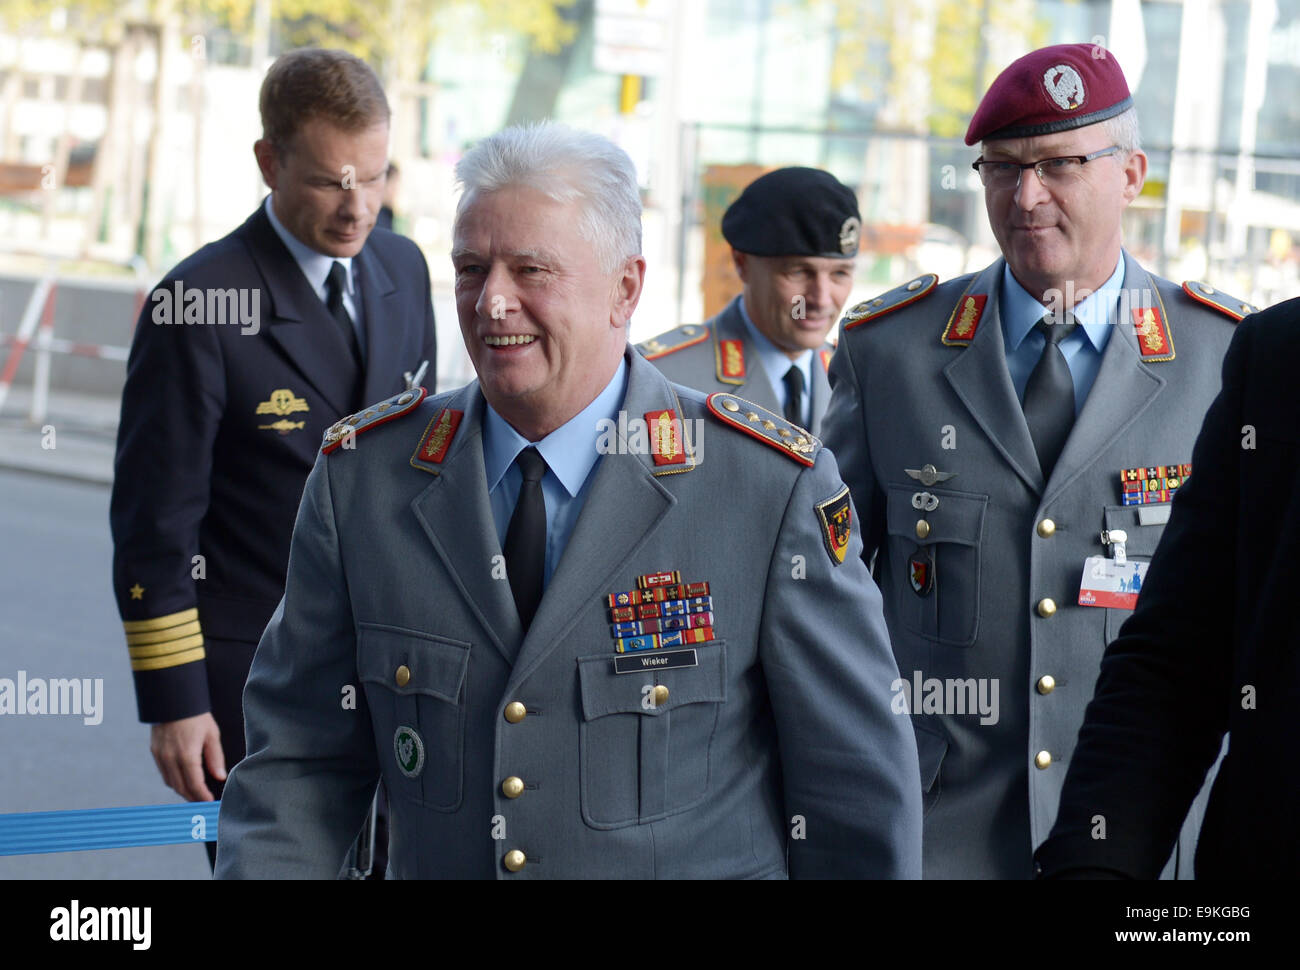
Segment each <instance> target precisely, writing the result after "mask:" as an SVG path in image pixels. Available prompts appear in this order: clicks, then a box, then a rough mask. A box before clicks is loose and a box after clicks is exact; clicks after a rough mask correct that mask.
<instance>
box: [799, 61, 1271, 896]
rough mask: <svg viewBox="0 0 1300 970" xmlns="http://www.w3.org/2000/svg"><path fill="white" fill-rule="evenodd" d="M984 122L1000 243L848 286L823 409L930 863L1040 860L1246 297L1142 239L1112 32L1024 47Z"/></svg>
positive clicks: (964, 871)
mask: <svg viewBox="0 0 1300 970" xmlns="http://www.w3.org/2000/svg"><path fill="white" fill-rule="evenodd" d="M966 143H967V144H968V145H974V144H976V143H980V144H981V148H982V157H981V158H980V159H979V160H978V161H977V162H976V163H975V166H976V169H977V170H978V172H979V174H980V178H981V180H982V181H983V183H984V198H985V205H986V208H987V210H988V217H989V224H990V225H991V226H992V228H993V234H994V235H995V236H996V237H997V240H998V244H999V245H1000V247H1001V249H1002V255H1003V258H1001V259H999V260H997V261H996V262H994V263H993V264H992V265H991V266H989V267H988V268H986V269H984V270H983V271H981V272H979V273H973V274H970V275H967V276H962V277H959V278H957V279H954V280H950V281H949V282H947V283H944V284H943V285H939V284H938V280H937V278H936V277H934V276H932V275H927V276H923V277H921V278H919V279H916V280H912V281H911V282H910V283H908V284H906V285H905V286H902V287H899V288H898V289H896V290H894V291H893V292H891V293H887V294H885V295H883V296H881V297H879V298H877V299H874V300H871V301H869V302H866V303H862V304H859V305H858V306H856V307H854V308H852V309H851V310H850V311H849V314H848V316H846V318H845V320H844V322H843V325H842V328H841V334H842V336H841V339H840V343H839V349H838V350H837V351H836V353H835V357H834V359H833V360H832V362H831V368H830V374H829V377H830V383H831V388H832V393H831V403H830V407H829V409H828V411H827V413H826V417H825V420H824V423H823V426H822V427H823V433H824V437H825V439H826V445H827V447H829V448H830V449H831V450H832V451H833V452H834V453H835V457H836V460H837V461H838V463H839V466H840V469H841V470H842V472H843V474H844V479H845V481H847V482H848V484H849V486H850V488H851V489H852V490H853V498H854V501H855V502H856V503H857V508H858V509H859V510H860V511H861V512H862V516H863V520H862V521H863V533H864V545H865V550H866V553H867V554H868V555H873V554H874V555H875V556H876V563H875V566H876V576H877V578H878V579H879V581H880V588H881V590H882V591H883V593H884V598H885V615H886V617H887V618H888V620H889V624H890V636H891V639H892V641H893V645H894V652H895V656H896V657H897V659H898V665H899V668H900V670H901V672H902V676H903V678H904V680H905V681H906V683H907V684H908V685H909V686H908V690H907V691H906V692H905V694H906V699H907V700H908V701H909V702H910V703H909V706H910V710H911V714H912V720H913V724H914V727H915V728H916V732H917V748H918V753H919V755H920V762H921V778H920V781H921V787H922V789H923V791H924V793H925V794H924V799H925V805H926V809H925V811H926V816H925V875H926V878H930V877H939V878H1004V879H1005V878H1022V879H1023V878H1028V877H1029V876H1031V875H1032V873H1033V851H1034V849H1035V847H1036V846H1038V845H1039V844H1040V843H1041V842H1042V841H1043V840H1044V839H1045V838H1046V837H1047V834H1048V830H1049V829H1050V828H1051V825H1052V821H1053V819H1054V817H1055V815H1056V809H1057V802H1058V799H1059V797H1060V792H1061V783H1062V780H1063V779H1064V777H1065V768H1066V767H1067V766H1068V764H1069V761H1070V758H1071V756H1072V754H1073V751H1074V745H1075V738H1076V735H1077V733H1078V730H1079V726H1080V724H1082V723H1083V712H1084V707H1085V706H1086V704H1087V703H1088V699H1089V698H1090V697H1091V696H1092V689H1093V685H1094V684H1095V683H1096V680H1097V665H1098V663H1099V661H1100V659H1101V654H1102V651H1103V649H1104V648H1105V646H1106V643H1107V642H1108V641H1109V640H1112V639H1114V636H1115V632H1116V631H1117V630H1118V628H1119V625H1120V623H1122V622H1123V620H1124V619H1125V618H1126V617H1127V616H1128V615H1129V614H1130V612H1131V611H1132V608H1133V604H1134V602H1135V601H1136V600H1137V588H1138V586H1139V585H1140V582H1141V578H1142V576H1141V574H1142V571H1143V570H1145V568H1146V564H1147V562H1149V560H1150V557H1151V554H1152V552H1153V551H1154V550H1155V547H1156V543H1157V541H1158V540H1159V538H1160V535H1161V533H1162V532H1163V529H1164V526H1163V523H1164V522H1165V521H1166V520H1167V519H1168V517H1169V501H1170V496H1171V494H1172V492H1174V491H1175V490H1176V489H1177V487H1178V485H1179V483H1180V482H1181V480H1182V478H1183V477H1184V474H1185V473H1186V472H1187V471H1188V469H1187V466H1188V464H1189V463H1190V462H1191V454H1192V443H1193V441H1194V440H1195V438H1196V432H1197V429H1198V428H1199V426H1200V422H1201V418H1202V416H1203V415H1204V414H1205V411H1206V409H1207V408H1208V407H1209V405H1210V402H1211V400H1213V397H1214V392H1215V389H1216V387H1217V386H1218V377H1217V375H1218V372H1219V366H1220V363H1221V361H1222V359H1223V355H1224V352H1225V351H1226V349H1227V346H1228V340H1229V338H1230V337H1231V336H1232V332H1233V328H1232V323H1233V322H1234V321H1235V320H1237V319H1240V317H1241V315H1242V314H1243V313H1245V312H1247V310H1248V308H1246V307H1243V306H1242V305H1241V304H1240V303H1238V302H1237V301H1235V300H1231V299H1229V298H1228V297H1226V296H1225V295H1223V294H1220V293H1216V292H1215V291H1214V290H1213V289H1212V288H1211V287H1209V286H1206V285H1204V284H1199V283H1190V284H1184V286H1183V287H1179V286H1177V285H1176V284H1173V283H1170V282H1169V281H1167V280H1163V279H1160V278H1159V277H1157V276H1154V275H1152V274H1151V273H1148V272H1147V271H1146V270H1145V269H1143V268H1142V266H1141V265H1139V264H1138V262H1137V261H1136V260H1135V259H1133V257H1132V256H1131V255H1129V254H1128V253H1127V252H1125V251H1124V250H1123V248H1122V246H1121V241H1122V232H1121V224H1122V217H1123V213H1124V209H1125V207H1126V206H1127V205H1128V204H1129V203H1130V202H1132V201H1133V199H1134V198H1135V197H1136V196H1137V194H1138V193H1139V192H1140V191H1141V189H1142V183H1143V179H1144V177H1145V175H1146V170H1147V159H1146V155H1144V154H1143V153H1142V151H1141V149H1140V148H1139V145H1138V132H1137V118H1136V115H1135V113H1134V111H1133V108H1132V99H1131V97H1130V95H1129V90H1128V84H1127V82H1126V81H1125V79H1124V74H1123V72H1122V71H1121V70H1120V67H1119V65H1118V64H1117V63H1116V62H1115V59H1114V56H1113V55H1111V54H1110V53H1109V52H1108V51H1105V50H1102V49H1101V48H1097V47H1093V46H1091V45H1088V44H1070V45H1061V46H1056V47H1048V48H1044V49H1042V50H1038V51H1034V52H1032V53H1030V54H1027V55H1025V56H1024V57H1023V58H1020V59H1019V60H1017V61H1015V62H1014V63H1013V64H1011V65H1010V66H1009V67H1007V68H1006V70H1004V71H1003V72H1002V74H1001V75H999V77H998V78H997V80H995V81H994V82H993V84H992V86H991V87H990V88H989V90H988V92H987V93H986V94H985V96H984V99H983V100H982V101H981V103H980V106H979V108H978V109H977V110H976V112H975V116H974V118H973V119H972V120H971V124H970V128H969V130H968V131H967V133H966ZM1193 816H1194V817H1193V818H1190V819H1189V820H1188V825H1187V828H1186V830H1185V832H1184V838H1183V839H1182V841H1181V842H1180V844H1179V849H1178V852H1177V853H1176V856H1175V857H1174V858H1172V859H1171V860H1170V864H1169V867H1168V871H1169V872H1170V873H1171V874H1173V873H1175V872H1177V874H1179V875H1189V874H1190V872H1191V865H1190V863H1191V848H1192V846H1193V845H1194V842H1195V833H1196V829H1197V826H1198V823H1199V808H1198V809H1197V810H1196V811H1194V812H1193ZM1098 825H1099V828H1098V834H1099V836H1100V835H1104V832H1105V822H1104V820H1099V822H1098Z"/></svg>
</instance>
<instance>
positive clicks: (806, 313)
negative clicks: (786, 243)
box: [731, 249, 853, 359]
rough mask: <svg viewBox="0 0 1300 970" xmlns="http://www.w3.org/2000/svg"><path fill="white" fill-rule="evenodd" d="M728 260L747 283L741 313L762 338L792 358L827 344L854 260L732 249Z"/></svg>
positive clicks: (845, 295)
mask: <svg viewBox="0 0 1300 970" xmlns="http://www.w3.org/2000/svg"><path fill="white" fill-rule="evenodd" d="M731 257H732V259H733V261H734V262H735V264H736V272H737V274H739V276H740V279H741V281H742V282H743V283H744V284H745V309H746V311H748V313H749V317H750V319H751V320H753V321H754V326H756V327H757V328H758V330H759V332H760V333H761V334H762V335H763V336H765V337H766V338H767V339H768V340H770V341H772V343H774V344H776V345H777V346H778V347H780V348H781V349H782V350H783V351H785V353H786V354H787V355H789V357H790V358H791V359H794V358H796V357H798V356H799V355H800V354H802V353H803V352H804V351H806V350H812V349H815V348H817V347H820V346H821V345H822V344H823V343H824V342H825V340H826V334H827V333H828V332H830V329H831V327H833V326H834V325H835V320H836V318H837V317H838V316H839V312H840V307H842V306H844V301H845V300H847V299H848V298H849V290H851V289H852V288H853V260H851V259H834V258H831V257H825V256H754V255H751V254H749V253H741V252H737V251H736V250H734V249H733V250H732V251H731Z"/></svg>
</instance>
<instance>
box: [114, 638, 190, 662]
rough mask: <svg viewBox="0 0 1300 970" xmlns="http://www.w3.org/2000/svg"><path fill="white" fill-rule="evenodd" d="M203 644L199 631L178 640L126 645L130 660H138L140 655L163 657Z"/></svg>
mask: <svg viewBox="0 0 1300 970" xmlns="http://www.w3.org/2000/svg"><path fill="white" fill-rule="evenodd" d="M202 646H203V634H202V633H199V634H197V635H195V636H192V637H184V638H182V639H180V640H169V641H167V642H166V643H151V644H148V645H146V646H143V647H128V648H127V650H128V652H129V653H130V654H131V659H132V660H139V659H140V658H142V657H165V656H167V655H169V654H173V653H180V652H181V651H183V650H189V649H190V648H191V647H202Z"/></svg>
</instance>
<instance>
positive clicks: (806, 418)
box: [740, 296, 813, 428]
mask: <svg viewBox="0 0 1300 970" xmlns="http://www.w3.org/2000/svg"><path fill="white" fill-rule="evenodd" d="M740 319H742V320H744V321H745V329H746V330H748V331H749V339H750V340H752V341H753V342H754V348H755V349H756V350H757V351H758V359H759V360H760V361H762V362H763V370H764V371H765V372H766V374H767V379H768V381H769V382H770V383H771V385H772V390H773V391H774V392H775V393H776V399H777V400H778V401H779V402H780V403H781V413H782V414H784V413H785V399H786V397H787V396H788V395H787V394H786V391H785V374H786V371H788V370H789V369H790V368H791V367H792V366H793V367H798V368H799V370H800V371H802V372H803V416H802V417H801V419H800V420H799V424H801V425H803V426H804V427H805V428H806V427H808V426H809V425H811V424H812V359H813V352H812V351H811V350H805V351H804V352H803V353H802V354H800V355H799V357H797V358H796V359H795V360H791V359H790V358H789V357H787V356H786V353H785V351H784V350H782V349H781V348H780V347H778V346H777V345H776V344H774V343H772V341H770V340H768V339H767V337H765V336H763V334H762V332H760V331H759V329H758V327H756V326H754V321H753V320H751V319H750V316H749V311H748V310H747V309H745V298H744V297H743V296H742V297H741V298H740Z"/></svg>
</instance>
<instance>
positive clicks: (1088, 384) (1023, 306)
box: [998, 252, 1124, 417]
mask: <svg viewBox="0 0 1300 970" xmlns="http://www.w3.org/2000/svg"><path fill="white" fill-rule="evenodd" d="M1123 287H1124V254H1123V253H1122V252H1121V253H1120V256H1119V264H1118V265H1117V266H1116V267H1115V272H1114V273H1112V274H1111V276H1110V279H1108V280H1107V281H1106V282H1105V283H1103V284H1102V285H1101V288H1100V289H1098V290H1097V291H1096V292H1094V293H1092V294H1091V295H1089V296H1088V298H1087V299H1085V300H1084V301H1083V302H1081V303H1079V304H1077V305H1076V306H1075V308H1074V310H1073V311H1071V312H1073V313H1074V318H1075V319H1076V320H1077V321H1079V329H1077V330H1076V331H1075V332H1074V333H1072V334H1070V336H1068V337H1066V338H1065V339H1064V340H1062V341H1061V344H1060V346H1061V353H1062V354H1063V355H1064V356H1065V362H1066V364H1068V365H1069V367H1070V376H1071V377H1072V378H1073V379H1074V413H1075V416H1076V417H1077V416H1078V414H1079V412H1080V411H1081V410H1083V402H1084V401H1086V400H1088V392H1089V391H1091V390H1092V385H1093V382H1094V381H1096V380H1097V371H1098V370H1100V369H1101V355H1102V351H1104V350H1105V349H1106V342H1107V341H1108V340H1109V339H1110V328H1111V320H1113V319H1114V317H1115V314H1116V312H1117V311H1118V307H1119V295H1120V290H1121V289H1123ZM1049 310H1050V308H1049V307H1046V306H1044V305H1043V303H1042V302H1041V301H1040V300H1038V299H1036V298H1035V297H1033V296H1030V294H1029V292H1028V291H1027V290H1026V289H1025V288H1024V287H1023V286H1021V285H1020V282H1019V281H1018V280H1017V279H1016V278H1015V277H1014V276H1012V275H1011V267H1010V266H1005V267H1003V271H1002V289H1001V292H1000V294H999V296H998V313H999V315H1000V316H1001V317H1002V339H1003V341H1004V343H1005V345H1006V351H1007V369H1008V370H1010V371H1011V383H1012V384H1013V385H1014V386H1015V389H1016V397H1018V398H1019V399H1020V402H1021V403H1022V404H1023V403H1024V400H1025V385H1026V384H1028V383H1029V375H1030V374H1031V373H1033V370H1034V368H1035V367H1036V366H1037V365H1038V358H1040V357H1041V356H1042V355H1043V347H1045V346H1046V345H1047V338H1046V337H1044V336H1043V335H1042V334H1041V333H1039V332H1038V331H1037V330H1035V329H1034V325H1035V324H1036V323H1038V321H1039V320H1041V319H1043V316H1044V315H1045V314H1046V313H1048V312H1049Z"/></svg>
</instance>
